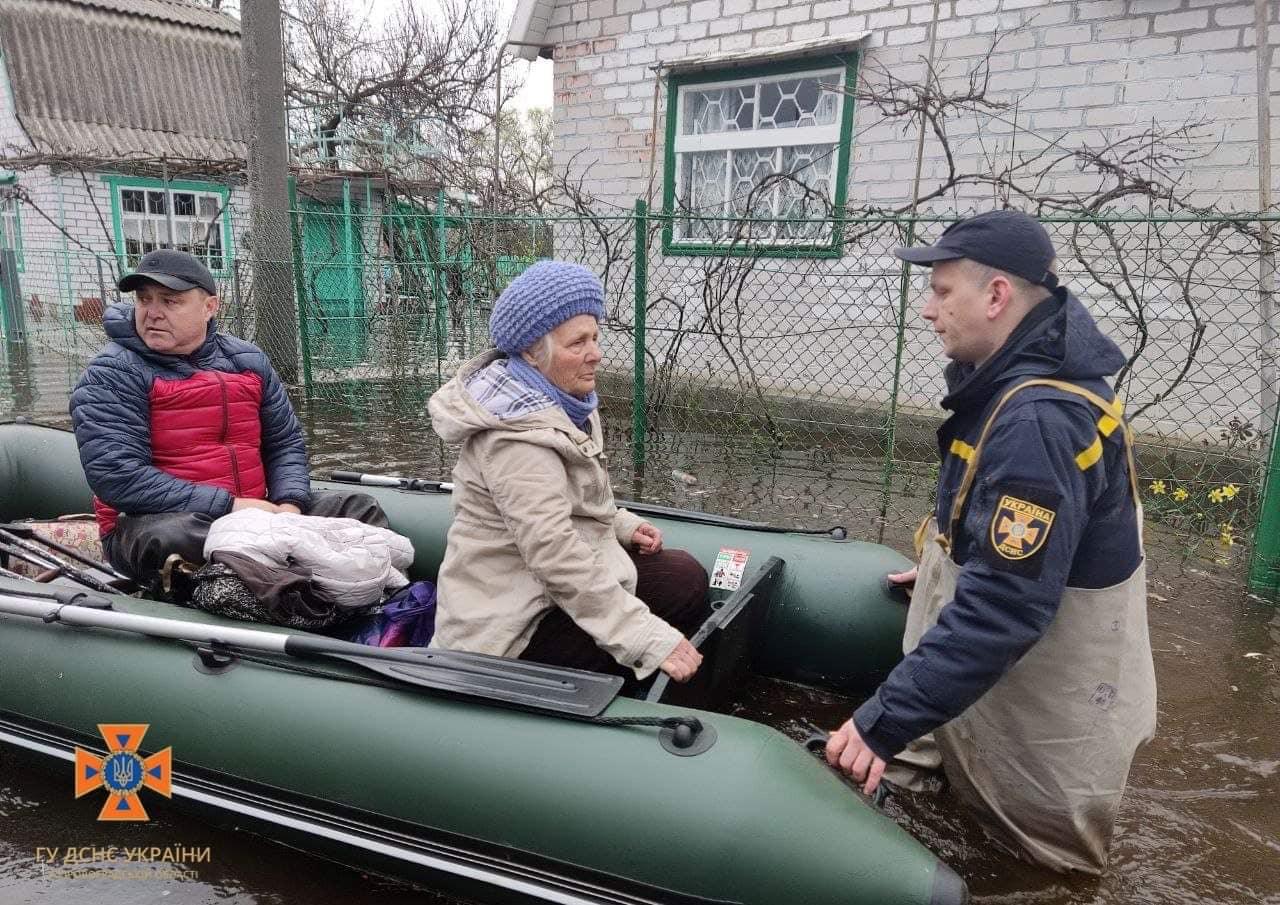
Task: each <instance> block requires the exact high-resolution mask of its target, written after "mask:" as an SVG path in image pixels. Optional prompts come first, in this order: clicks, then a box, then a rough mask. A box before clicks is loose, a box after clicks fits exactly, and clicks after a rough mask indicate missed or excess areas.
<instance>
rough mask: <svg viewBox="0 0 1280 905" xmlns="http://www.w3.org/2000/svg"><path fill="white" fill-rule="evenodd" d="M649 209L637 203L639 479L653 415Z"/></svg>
mask: <svg viewBox="0 0 1280 905" xmlns="http://www.w3.org/2000/svg"><path fill="white" fill-rule="evenodd" d="M648 214H649V206H648V204H646V203H645V200H644V199H643V198H637V199H636V267H635V364H634V366H633V367H632V372H633V375H634V376H633V377H632V382H631V461H632V464H633V465H634V466H635V473H636V475H637V476H640V475H643V474H644V458H645V456H644V453H645V449H644V444H645V434H646V433H647V432H648V430H649V423H648V422H649V417H648V415H649V413H648V408H647V403H646V400H645V395H646V393H645V373H644V372H645V368H644V350H645V338H644V330H645V316H646V314H647V312H646V310H645V309H646V305H647V301H646V297H647V295H648V289H649V287H648V281H649V230H648V226H649V217H648Z"/></svg>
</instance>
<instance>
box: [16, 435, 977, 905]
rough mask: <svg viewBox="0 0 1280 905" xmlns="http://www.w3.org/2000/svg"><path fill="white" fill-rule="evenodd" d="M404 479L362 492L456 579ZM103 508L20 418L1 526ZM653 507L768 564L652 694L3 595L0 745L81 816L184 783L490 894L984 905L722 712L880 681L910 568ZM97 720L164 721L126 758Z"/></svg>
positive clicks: (707, 551)
mask: <svg viewBox="0 0 1280 905" xmlns="http://www.w3.org/2000/svg"><path fill="white" fill-rule="evenodd" d="M387 482H388V483H390V482H394V483H395V484H396V486H388V487H380V486H372V487H367V488H365V489H367V490H368V492H369V493H371V494H372V495H374V496H375V497H377V499H378V500H379V502H380V503H381V504H382V506H383V507H384V508H385V510H386V511H387V514H388V516H389V517H390V519H391V523H392V527H393V528H394V529H395V530H397V531H399V532H400V533H402V534H405V535H406V536H408V537H409V538H411V539H412V540H413V542H414V544H415V547H416V550H417V559H416V560H415V562H414V566H413V577H415V578H434V576H435V571H436V569H437V567H438V566H439V564H440V560H441V557H442V556H443V552H444V543H445V535H446V532H447V530H448V523H449V518H450V510H449V495H448V493H447V491H443V490H441V489H439V486H438V485H435V484H432V483H429V482H420V481H400V480H398V479H388V480H387ZM316 484H317V486H318V487H319V488H320V489H326V488H327V489H335V488H338V487H342V486H344V485H341V484H335V483H331V482H324V481H318V482H316ZM90 500H91V496H90V493H89V489H88V487H87V486H86V484H85V480H84V476H83V473H82V472H81V469H80V466H79V460H78V457H77V455H76V448H75V442H74V438H73V437H72V436H71V434H69V433H67V432H65V431H59V430H55V429H52V428H46V427H39V426H34V425H27V424H9V425H0V522H5V523H9V522H14V521H17V520H20V519H48V518H54V517H57V516H60V515H64V514H67V513H73V512H85V511H88V510H89V509H90ZM635 508H636V509H637V510H638V511H642V512H644V514H645V515H646V517H648V518H650V519H652V520H653V521H654V523H655V524H658V525H659V526H660V527H661V528H662V530H663V532H664V534H665V537H666V543H667V544H668V545H670V546H673V547H683V548H685V549H687V550H689V551H690V552H692V553H693V554H694V555H695V556H697V557H698V558H699V559H700V560H701V561H702V562H703V563H704V565H706V566H707V567H708V569H710V568H711V567H712V565H713V563H714V562H715V561H716V559H717V556H718V555H719V554H720V553H721V551H722V550H729V551H735V552H733V553H732V554H731V558H736V560H737V561H738V562H739V563H741V561H742V556H743V554H745V556H746V565H745V570H744V574H743V581H742V583H741V586H740V587H739V588H738V589H737V590H735V591H732V592H729V591H718V592H714V593H715V594H717V595H718V598H717V599H715V608H714V611H713V614H712V616H711V617H710V619H709V620H708V622H707V624H706V625H704V626H703V627H702V629H701V630H700V631H699V632H698V633H697V635H696V636H695V637H694V639H693V641H694V642H695V643H696V644H697V645H698V646H699V647H700V649H701V650H702V651H703V653H704V656H705V661H704V665H703V668H702V669H701V670H700V671H699V673H698V676H697V677H695V680H694V681H693V682H691V683H689V684H688V685H675V684H672V683H667V682H665V681H663V680H661V679H660V680H659V681H657V682H655V683H654V684H653V685H652V687H651V689H650V691H649V692H648V695H647V697H646V699H645V700H636V699H631V698H626V697H621V696H619V695H618V687H619V683H620V680H617V679H614V678H611V677H605V676H601V675H597V674H594V673H582V672H578V671H574V670H562V669H555V668H550V667H542V666H537V665H534V664H525V663H520V662H515V661H507V660H501V659H498V658H492V657H481V656H476V655H464V654H454V653H448V652H438V651H427V650H422V649H390V650H382V649H376V648H366V647H358V646H356V645H347V644H345V643H344V642H339V641H335V640H332V639H329V638H326V637H324V636H320V635H309V634H306V633H300V632H292V631H286V630H284V629H281V628H278V627H275V626H259V625H254V624H250V623H244V622H232V621H229V620H221V619H218V618H216V617H213V616H210V615H208V614H206V613H203V612H199V611H195V610H191V609H186V608H182V607H178V606H173V605H170V604H166V603H162V602H158V601H153V600H146V599H140V598H137V597H131V596H126V595H123V594H119V593H112V592H111V589H110V588H109V587H107V588H102V589H99V590H97V591H94V590H86V589H84V588H79V589H77V588H75V587H69V586H64V585H62V583H60V582H56V581H55V582H53V583H45V584H40V583H37V582H34V581H30V580H22V579H18V578H0V743H3V744H4V745H5V746H12V747H14V748H18V749H23V750H25V751H26V752H30V753H32V754H34V755H35V756H37V757H40V758H45V759H48V760H50V761H51V762H52V763H53V764H54V765H55V767H56V769H65V770H66V772H67V776H68V780H70V779H71V777H72V774H73V772H74V774H75V779H76V784H77V788H79V787H80V786H81V784H82V783H83V784H85V788H90V787H93V786H94V785H95V783H96V786H97V789H98V791H97V792H96V794H95V795H94V796H86V797H87V798H88V797H92V798H93V799H94V801H93V802H92V803H87V802H86V804H85V817H86V819H93V817H94V815H95V812H97V811H98V809H99V807H100V806H101V802H104V801H106V802H113V801H126V802H127V801H129V800H130V799H129V798H128V793H129V790H130V789H135V788H136V789H137V790H138V791H137V793H136V794H135V796H134V797H135V798H136V799H137V801H140V802H141V804H142V806H145V805H146V803H147V802H148V801H152V800H155V801H159V800H161V799H158V798H156V797H155V795H154V792H153V791H148V789H153V790H155V789H158V790H160V791H164V788H163V787H167V789H168V792H169V793H170V794H171V796H172V798H173V800H174V801H175V802H176V803H177V804H178V805H179V806H182V807H184V808H187V809H191V810H194V811H196V812H197V813H199V814H201V815H202V816H204V817H207V818H209V819H212V820H214V821H216V822H219V823H224V824H225V823H232V824H234V825H236V826H238V827H241V828H248V829H251V830H253V831H254V832H256V833H259V834H261V835H262V836H265V837H268V838H271V839H275V840H278V841H281V842H284V843H286V844H289V845H293V846H296V847H299V848H303V849H306V850H308V851H312V852H315V853H317V854H320V855H323V856H326V857H330V858H332V859H334V860H336V861H339V862H342V863H345V864H349V865H352V866H355V867H358V868H360V869H363V870H366V871H373V872H377V873H381V874H385V875H389V876H395V877H400V878H403V879H407V880H409V881H411V882H415V883H420V884H423V885H425V886H430V887H432V888H435V889H440V890H444V891H448V892H453V893H457V894H462V895H466V896H469V897H472V898H475V899H480V900H484V901H495V902H556V903H574V905H576V903H584V905H585V903H593V905H595V903H619V905H621V903H626V905H640V903H655V905H656V903H673V905H676V903H713V902H714V903H742V905H780V903H804V905H828V903H830V905H836V903H848V905H852V903H867V905H873V903H874V905H889V903H902V905H907V903H919V905H951V903H960V902H964V901H966V900H967V897H968V893H967V890H966V887H965V885H964V883H963V881H962V880H961V879H960V878H959V877H958V876H957V875H956V874H955V873H954V872H952V871H951V870H950V869H949V868H948V867H947V866H946V865H944V864H943V863H941V862H940V861H939V860H938V859H937V858H936V857H935V856H934V855H932V854H931V853H930V852H929V851H927V850H926V849H925V848H924V847H923V846H921V845H920V844H919V843H918V842H917V841H916V840H914V839H913V838H912V837H911V836H910V835H908V834H907V833H906V832H904V831H903V830H902V829H900V828H899V827H898V826H897V825H896V824H894V823H893V822H892V821H891V820H889V819H888V818H887V817H885V816H884V815H883V814H882V813H880V812H879V811H878V810H877V809H876V808H874V807H873V806H872V805H871V804H870V803H869V802H867V801H866V800H865V799H863V798H862V797H860V796H859V795H858V794H856V793H855V792H854V791H853V790H852V789H851V787H850V786H849V785H848V784H846V783H845V782H844V781H843V780H842V779H841V778H840V777H839V776H838V775H837V774H836V773H835V772H834V771H832V770H831V769H829V768H828V767H827V766H826V765H825V763H823V762H822V761H821V760H820V759H819V758H818V757H815V756H814V754H813V753H812V752H811V751H808V750H806V749H805V746H803V745H801V744H798V743H796V742H795V741H793V740H791V739H789V738H787V737H786V736H784V735H782V734H781V733H779V732H777V731H775V730H773V729H771V728H769V727H766V726H763V725H760V724H758V723H754V722H751V721H748V720H743V719H739V718H735V717H731V716H726V715H724V714H723V713H721V712H716V709H715V708H716V707H718V706H721V703H722V701H723V700H724V698H725V695H726V693H727V692H729V691H731V690H732V689H733V688H734V686H736V685H737V684H738V682H739V680H740V679H741V677H742V674H743V671H744V670H748V669H749V670H753V671H756V672H760V673H764V674H767V675H772V676H779V677H783V678H787V679H791V680H795V681H800V682H805V683H810V684H815V685H820V686H824V687H827V688H833V689H840V690H843V691H849V692H856V691H862V690H867V689H869V688H870V687H872V686H873V685H874V683H875V682H876V681H878V680H879V678H880V677H882V676H883V675H884V674H885V673H886V672H887V670H888V669H890V668H891V667H892V665H893V664H894V662H895V661H896V660H897V657H898V651H899V644H900V639H901V631H902V624H903V619H904V615H905V608H904V607H903V606H902V603H901V602H900V601H897V600H894V599H892V598H891V597H890V596H889V594H888V593H887V592H886V591H885V590H884V589H883V585H882V577H883V576H884V574H885V573H886V572H888V571H891V570H894V569H899V568H901V567H903V565H904V564H905V563H904V560H903V558H902V557H901V556H899V555H897V554H896V553H894V552H893V551H890V550H888V549H886V548H883V547H879V546H875V545H872V544H866V543H861V542H857V541H850V540H845V539H840V538H839V535H841V534H842V532H839V531H833V532H825V533H823V534H803V533H794V532H784V531H779V530H776V529H771V528H769V527H768V526H763V525H755V524H752V523H748V522H742V521H737V520H732V519H718V518H711V517H707V516H705V515H703V514H700V513H692V512H683V511H679V510H666V509H661V510H657V509H653V508H647V507H640V506H637V507H635ZM102 724H115V725H118V726H122V727H124V728H126V729H128V728H129V727H136V726H139V725H145V726H146V727H147V728H146V730H145V736H144V737H141V738H140V739H139V738H138V737H137V736H136V734H135V736H134V738H133V740H132V741H130V740H129V739H126V738H124V737H123V736H121V737H120V741H119V743H118V744H116V743H112V744H110V745H108V744H104V736H103V733H102V732H101V731H100V729H99V727H100V725H102ZM77 749H81V750H80V751H79V752H77ZM121 751H124V752H125V754H122V753H121ZM126 755H127V756H126ZM103 759H105V760H103ZM24 760H25V759H24ZM20 762H21V761H20ZM130 763H132V764H133V765H134V767H136V768H138V769H140V770H144V771H145V774H146V775H145V777H144V776H142V775H141V774H137V775H131V774H130V773H129V770H130V769H132V768H131V767H130V766H129V764H130ZM58 764H61V766H58ZM104 764H105V766H104ZM120 767H124V768H125V769H124V771H123V772H121V770H120V769H119V768H120ZM99 770H100V771H101V775H99V773H98V772H97V771H99ZM144 780H145V782H144ZM152 780H154V782H153V781H152ZM103 781H105V782H106V786H107V791H110V790H115V792H116V793H117V794H116V795H115V796H109V795H107V794H106V792H104V790H103V789H102V783H103ZM130 782H132V785H130ZM70 788H71V782H70V781H68V790H70ZM131 806H132V805H131ZM121 807H124V805H121ZM104 813H105V812H104Z"/></svg>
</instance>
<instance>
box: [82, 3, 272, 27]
mask: <svg viewBox="0 0 1280 905" xmlns="http://www.w3.org/2000/svg"><path fill="white" fill-rule="evenodd" d="M62 2H64V3H70V4H73V5H75V6H96V7H98V8H99V9H106V10H111V11H112V12H117V13H128V14H129V15H133V16H142V17H143V18H147V19H158V20H160V21H161V22H172V23H174V24H175V25H194V26H195V27H196V28H211V29H213V30H214V31H225V32H228V33H230V34H233V35H238V34H240V22H239V20H237V19H235V18H234V17H232V16H228V15H227V14H226V13H224V12H220V11H218V10H214V9H210V8H209V7H208V6H200V5H199V4H197V3H189V2H187V0H62ZM250 2H252V0H250Z"/></svg>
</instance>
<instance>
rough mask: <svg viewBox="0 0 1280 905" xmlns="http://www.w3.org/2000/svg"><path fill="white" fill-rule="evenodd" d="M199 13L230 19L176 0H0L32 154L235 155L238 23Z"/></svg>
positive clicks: (239, 107)
mask: <svg viewBox="0 0 1280 905" xmlns="http://www.w3.org/2000/svg"><path fill="white" fill-rule="evenodd" d="M202 13H208V14H210V16H213V17H216V18H217V20H218V22H221V21H222V20H227V19H229V17H227V16H224V15H223V14H221V13H213V12H212V11H211V10H207V9H206V10H200V9H199V8H197V7H193V6H191V5H189V4H185V3H180V2H177V0H0V46H2V47H3V50H4V56H5V63H6V64H7V69H8V75H9V83H10V85H11V86H12V88H13V100H14V107H15V113H16V114H17V116H18V121H19V122H20V123H21V124H22V127H23V128H24V129H25V130H26V132H27V135H28V136H29V137H30V138H31V140H32V141H33V142H34V143H35V145H36V147H37V149H39V150H40V151H41V152H44V153H51V154H59V155H67V156H77V157H97V158H127V157H160V156H164V157H173V158H186V159H201V160H231V159H239V160H243V159H244V158H245V155H246V148H245V145H244V141H243V136H244V116H243V109H244V102H243V92H242V89H241V86H240V38H239V33H238V26H237V28H235V29H228V28H225V27H222V26H221V25H205V24H203V19H202V16H201V14H202ZM230 21H232V22H233V23H234V20H230Z"/></svg>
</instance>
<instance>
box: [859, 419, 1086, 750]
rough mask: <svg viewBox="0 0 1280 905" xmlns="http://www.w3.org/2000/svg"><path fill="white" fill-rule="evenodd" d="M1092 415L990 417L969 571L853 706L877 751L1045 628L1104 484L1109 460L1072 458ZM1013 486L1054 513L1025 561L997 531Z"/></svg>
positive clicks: (967, 531) (969, 688)
mask: <svg viewBox="0 0 1280 905" xmlns="http://www.w3.org/2000/svg"><path fill="white" fill-rule="evenodd" d="M1094 417H1095V416H1094V415H1093V414H1092V412H1091V411H1090V410H1089V409H1088V408H1087V407H1085V406H1083V405H1079V404H1074V403H1071V402H1067V403H1063V402H1056V401H1055V402H1045V401H1035V402H1028V403H1027V404H1022V405H1019V406H1018V407H1017V409H1016V410H1015V411H1012V412H1008V413H1006V414H1004V415H1002V416H1001V417H1000V420H999V421H998V422H997V424H996V425H995V427H993V429H992V431H991V434H990V436H989V437H988V439H987V442H986V444H985V448H984V450H983V452H982V456H981V458H980V459H979V472H978V475H977V479H976V480H975V481H974V483H973V490H972V491H971V496H970V502H969V507H968V511H967V513H966V514H965V517H964V520H963V521H964V527H963V530H960V531H958V532H957V533H958V538H957V544H956V548H955V550H954V551H953V555H954V556H955V558H956V561H957V562H959V563H961V564H962V569H961V572H960V575H959V578H958V581H957V584H956V591H955V597H954V599H953V600H952V601H951V602H950V603H949V604H948V605H947V606H945V607H943V608H942V610H941V613H940V614H939V618H938V623H937V625H935V626H934V627H932V628H931V629H929V630H928V631H927V632H926V633H925V634H924V636H923V637H922V638H921V639H920V643H919V645H918V646H917V647H916V649H915V650H914V651H912V652H911V653H910V654H908V655H907V656H906V657H905V658H903V660H902V661H901V662H900V663H899V664H898V665H897V667H895V668H894V670H893V672H892V673H890V675H889V677H888V679H886V680H885V682H884V683H883V684H882V685H881V686H880V688H879V689H878V690H877V692H876V694H875V696H874V697H872V698H871V699H870V700H868V701H867V702H866V703H865V704H863V705H862V706H861V707H860V708H858V710H857V711H856V712H855V714H854V725H855V726H856V727H857V729H858V733H859V735H861V736H862V738H863V740H864V741H865V742H866V743H867V745H868V747H870V748H871V750H872V751H874V752H875V753H876V755H877V756H879V757H881V758H883V759H885V760H888V759H890V758H891V757H893V756H895V755H896V754H898V753H899V752H900V751H901V750H902V749H903V748H904V747H906V745H907V744H908V743H909V742H911V741H912V740H914V739H916V738H919V737H920V736H922V735H925V734H926V733H929V732H932V731H933V730H934V729H936V728H937V727H938V726H940V725H942V724H943V723H945V722H947V721H949V720H951V719H954V718H955V717H957V716H959V715H960V714H961V713H962V712H964V710H965V709H967V708H968V707H969V705H971V704H972V703H974V702H975V701H976V700H978V698H980V697H981V696H982V695H983V694H985V693H986V692H987V691H988V690H989V689H990V688H991V687H992V686H993V685H995V683H996V682H997V681H998V680H999V679H1000V677H1001V676H1003V675H1004V674H1005V673H1006V672H1007V671H1008V670H1009V669H1010V668H1011V667H1012V666H1013V665H1014V664H1015V663H1017V662H1018V660H1019V659H1020V658H1021V657H1022V656H1023V655H1024V654H1025V653H1026V652H1027V651H1028V650H1030V648H1031V646H1032V645H1034V644H1035V643H1036V641H1038V640H1039V639H1040V637H1041V636H1042V635H1043V634H1044V632H1045V631H1046V630H1047V629H1048V627H1049V625H1050V623H1051V622H1052V621H1053V617H1054V615H1055V614H1056V613H1057V609H1058V604H1059V602H1060V600H1061V597H1062V592H1063V589H1064V587H1065V586H1066V582H1067V575H1068V573H1069V572H1070V570H1071V566H1072V561H1073V559H1074V558H1075V553H1076V548H1077V546H1078V545H1079V543H1080V539H1081V536H1082V534H1083V531H1084V529H1085V526H1086V525H1087V524H1088V521H1089V511H1090V509H1091V505H1092V501H1094V500H1096V499H1097V498H1098V496H1099V494H1100V493H1101V491H1102V489H1103V487H1104V486H1105V482H1106V477H1105V473H1104V470H1103V469H1101V468H1091V469H1089V470H1088V471H1087V472H1084V471H1082V470H1081V469H1080V467H1079V466H1078V465H1077V464H1076V461H1075V456H1076V454H1077V453H1078V452H1080V451H1081V450H1083V449H1085V448H1086V447H1087V446H1088V445H1089V443H1090V442H1091V440H1092V438H1093V437H1094V436H1095V433H1094ZM1004 495H1010V496H1016V497H1017V498H1019V499H1032V501H1033V502H1035V503H1036V504H1037V505H1046V506H1047V508H1049V509H1052V510H1053V511H1054V512H1055V518H1054V520H1053V523H1052V525H1051V527H1050V530H1049V533H1048V536H1047V538H1046V539H1045V541H1044V546H1043V548H1041V550H1040V551H1039V552H1038V553H1037V554H1036V555H1035V556H1034V557H1032V558H1031V559H1029V560H1027V561H1024V562H1019V563H1016V564H1015V563H1012V562H1010V561H1008V560H1006V559H1004V558H1002V557H1001V556H1000V554H999V553H998V552H996V550H995V549H994V544H993V542H992V540H991V524H992V519H993V518H994V517H995V514H996V509H997V508H998V506H999V503H1000V500H1001V498H1002V496H1004ZM928 542H929V543H932V542H933V541H932V540H930V541H928Z"/></svg>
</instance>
